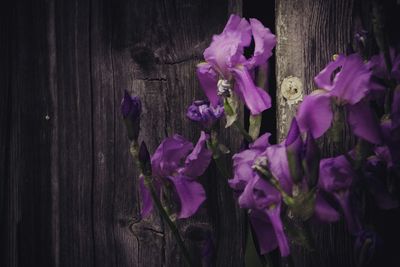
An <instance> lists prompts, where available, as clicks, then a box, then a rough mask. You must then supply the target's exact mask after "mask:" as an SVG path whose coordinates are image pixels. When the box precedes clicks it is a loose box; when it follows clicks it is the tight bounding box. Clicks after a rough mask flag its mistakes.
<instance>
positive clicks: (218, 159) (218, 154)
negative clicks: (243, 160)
mask: <svg viewBox="0 0 400 267" xmlns="http://www.w3.org/2000/svg"><path fill="white" fill-rule="evenodd" d="M207 145H208V148H209V149H210V150H211V151H212V155H213V160H214V162H215V165H216V166H217V169H218V171H219V172H220V174H221V175H222V176H224V177H225V178H226V179H229V178H230V174H229V171H228V169H227V166H226V160H225V157H223V155H224V153H222V151H221V150H220V148H219V142H218V133H217V132H216V131H215V130H212V131H211V140H210V142H207Z"/></svg>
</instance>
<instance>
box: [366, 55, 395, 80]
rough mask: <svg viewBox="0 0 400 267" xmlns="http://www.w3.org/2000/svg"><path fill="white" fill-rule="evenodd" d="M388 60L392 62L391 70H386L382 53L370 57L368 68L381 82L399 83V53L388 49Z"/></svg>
mask: <svg viewBox="0 0 400 267" xmlns="http://www.w3.org/2000/svg"><path fill="white" fill-rule="evenodd" d="M389 53H390V60H391V62H392V70H391V71H390V73H389V71H388V70H387V66H386V62H385V58H384V55H383V53H380V54H379V55H375V56H373V57H371V59H370V61H369V62H368V64H367V65H368V67H369V68H370V69H371V70H372V74H373V76H375V77H376V78H378V79H383V80H392V79H393V80H395V81H396V82H398V83H400V53H397V52H396V51H395V49H393V48H391V49H390V52H389Z"/></svg>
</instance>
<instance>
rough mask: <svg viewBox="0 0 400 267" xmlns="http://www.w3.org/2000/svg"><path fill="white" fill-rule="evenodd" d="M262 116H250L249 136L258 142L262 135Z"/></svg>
mask: <svg viewBox="0 0 400 267" xmlns="http://www.w3.org/2000/svg"><path fill="white" fill-rule="evenodd" d="M261 119H262V116H261V115H254V116H253V115H250V118H249V135H250V136H251V138H252V139H253V140H256V139H257V138H258V136H259V135H260V127H261Z"/></svg>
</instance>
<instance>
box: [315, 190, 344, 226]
mask: <svg viewBox="0 0 400 267" xmlns="http://www.w3.org/2000/svg"><path fill="white" fill-rule="evenodd" d="M314 215H315V217H316V218H317V219H318V220H319V221H321V222H327V223H331V222H336V221H338V220H339V218H340V215H339V213H338V212H337V210H335V209H334V208H333V207H331V205H329V204H328V202H326V200H325V199H324V198H323V197H322V196H321V195H320V194H317V199H316V200H315V210H314Z"/></svg>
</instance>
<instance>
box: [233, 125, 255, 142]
mask: <svg viewBox="0 0 400 267" xmlns="http://www.w3.org/2000/svg"><path fill="white" fill-rule="evenodd" d="M233 125H234V126H235V127H236V129H238V130H239V132H240V133H241V134H242V135H243V137H244V139H245V140H246V141H247V142H249V143H251V142H253V138H252V137H251V136H250V134H249V133H248V132H247V131H246V129H244V127H243V125H242V124H241V123H240V122H238V121H235V122H234V123H233Z"/></svg>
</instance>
